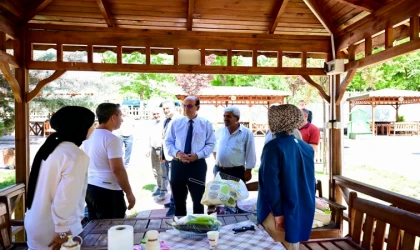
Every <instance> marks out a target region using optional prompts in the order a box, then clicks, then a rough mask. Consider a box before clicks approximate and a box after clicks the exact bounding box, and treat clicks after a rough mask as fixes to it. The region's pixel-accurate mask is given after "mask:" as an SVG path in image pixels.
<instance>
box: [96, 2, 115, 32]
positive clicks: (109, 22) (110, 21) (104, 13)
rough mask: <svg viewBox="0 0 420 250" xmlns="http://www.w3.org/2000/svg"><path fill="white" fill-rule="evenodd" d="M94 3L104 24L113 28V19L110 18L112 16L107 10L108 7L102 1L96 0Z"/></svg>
mask: <svg viewBox="0 0 420 250" xmlns="http://www.w3.org/2000/svg"><path fill="white" fill-rule="evenodd" d="M96 2H97V3H98V6H99V10H100V11H101V13H102V16H103V17H104V19H105V22H106V24H107V25H108V27H114V26H115V23H114V19H113V18H112V14H111V11H110V10H109V8H108V5H107V4H106V3H105V1H104V0H96Z"/></svg>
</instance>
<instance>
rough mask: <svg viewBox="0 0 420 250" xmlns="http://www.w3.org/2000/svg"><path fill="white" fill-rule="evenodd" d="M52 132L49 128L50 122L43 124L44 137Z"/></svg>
mask: <svg viewBox="0 0 420 250" xmlns="http://www.w3.org/2000/svg"><path fill="white" fill-rule="evenodd" d="M54 132H55V130H54V129H53V128H51V124H50V122H44V137H48V136H49V135H50V134H52V133H54Z"/></svg>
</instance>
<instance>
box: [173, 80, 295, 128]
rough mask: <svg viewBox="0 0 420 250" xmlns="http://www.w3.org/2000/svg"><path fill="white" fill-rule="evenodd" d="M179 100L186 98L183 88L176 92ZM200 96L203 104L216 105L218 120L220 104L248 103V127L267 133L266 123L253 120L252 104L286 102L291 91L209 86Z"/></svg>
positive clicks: (269, 104) (199, 93)
mask: <svg viewBox="0 0 420 250" xmlns="http://www.w3.org/2000/svg"><path fill="white" fill-rule="evenodd" d="M175 95H176V97H177V98H178V99H179V100H184V99H185V98H186V97H187V96H188V94H187V93H185V92H184V91H182V90H179V93H176V94H175ZM195 95H196V96H198V97H199V98H200V103H201V104H210V105H214V106H215V107H216V114H215V117H216V121H217V119H218V117H219V114H218V112H217V111H218V109H217V107H218V106H223V107H227V106H228V105H247V106H248V107H249V115H248V118H249V119H248V123H247V124H248V127H249V128H250V129H252V131H253V132H254V133H256V132H262V133H263V134H265V131H267V125H266V124H256V123H255V124H254V123H253V121H252V115H251V114H252V112H251V111H252V106H253V105H263V106H265V107H266V108H269V107H270V106H271V105H272V104H274V103H285V99H286V97H287V96H290V93H289V92H286V91H280V90H272V89H261V88H256V87H245V86H244V87H232V86H212V87H208V88H203V89H200V91H199V92H198V93H197V94H195Z"/></svg>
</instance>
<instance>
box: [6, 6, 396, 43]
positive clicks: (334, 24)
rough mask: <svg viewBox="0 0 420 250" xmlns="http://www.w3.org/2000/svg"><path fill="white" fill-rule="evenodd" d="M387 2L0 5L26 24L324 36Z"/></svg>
mask: <svg viewBox="0 0 420 250" xmlns="http://www.w3.org/2000/svg"><path fill="white" fill-rule="evenodd" d="M391 1H393V0H264V1H262V0H212V1H210V2H209V1H208V0H159V1H150V0H71V1H69V0H42V1H41V0H32V1H30V0H26V1H22V0H3V1H0V8H1V9H2V12H3V13H4V14H7V13H8V14H9V16H13V17H14V19H16V20H18V21H20V22H21V23H25V22H27V21H29V24H56V25H66V26H80V27H114V28H115V27H118V28H134V29H147V30H192V31H209V32H239V33H256V34H264V33H270V34H288V35H320V36H328V35H329V31H328V29H330V30H331V32H333V33H334V32H338V31H340V30H343V29H344V28H346V27H347V26H349V25H351V24H352V23H354V22H356V21H358V20H360V19H361V18H363V17H365V16H367V15H368V14H369V13H370V12H372V11H375V10H377V9H379V8H381V7H383V6H385V5H386V4H388V3H390V2H391ZM394 1H396V0H394ZM24 6H25V7H24ZM26 6H31V8H27V7H26ZM28 9H29V11H28ZM314 12H315V13H314ZM317 16H318V17H317ZM320 17H321V18H324V19H325V20H326V23H325V24H323V23H321V22H320V21H319V18H320ZM325 26H327V27H328V29H326V27H325Z"/></svg>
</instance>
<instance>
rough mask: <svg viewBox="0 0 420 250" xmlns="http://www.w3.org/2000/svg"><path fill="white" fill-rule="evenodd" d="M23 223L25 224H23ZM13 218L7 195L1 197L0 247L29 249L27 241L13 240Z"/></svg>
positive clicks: (10, 249)
mask: <svg viewBox="0 0 420 250" xmlns="http://www.w3.org/2000/svg"><path fill="white" fill-rule="evenodd" d="M22 225H23V224H22ZM12 235H13V230H12V220H11V217H10V213H9V206H8V204H7V200H6V197H4V196H2V197H0V249H7V250H12V249H28V248H27V245H26V242H12Z"/></svg>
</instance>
